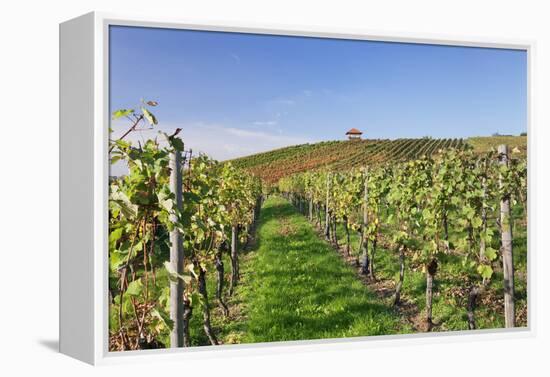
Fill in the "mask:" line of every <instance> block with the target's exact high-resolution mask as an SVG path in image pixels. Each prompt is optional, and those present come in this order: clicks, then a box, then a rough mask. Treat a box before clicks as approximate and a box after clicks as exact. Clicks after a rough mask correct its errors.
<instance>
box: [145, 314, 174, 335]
mask: <svg viewBox="0 0 550 377" xmlns="http://www.w3.org/2000/svg"><path fill="white" fill-rule="evenodd" d="M151 315H152V316H153V317H155V318H158V319H159V320H160V322H161V323H162V324H164V326H166V327H167V328H168V330H172V328H173V327H174V321H172V320H171V319H170V317H169V316H168V315H167V314H166V313H164V312H163V311H162V310H158V309H153V310H151Z"/></svg>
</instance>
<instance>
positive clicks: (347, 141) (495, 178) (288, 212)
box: [60, 12, 535, 364]
mask: <svg viewBox="0 0 550 377" xmlns="http://www.w3.org/2000/svg"><path fill="white" fill-rule="evenodd" d="M533 49H534V45H533V43H532V42H529V41H527V42H526V41H498V40H486V39H482V38H479V39H471V38H468V39H460V38H448V37H445V36H442V37H431V36H430V37H428V36H423V35H415V34H412V33H411V34H409V33H407V34H386V33H376V32H366V31H365V30H345V29H339V30H320V29H316V28H311V27H297V28H289V27H280V26H269V25H239V24H232V23H219V24H208V23H201V22H198V21H179V20H160V19H147V18H139V17H128V16H120V15H113V14H103V13H96V12H94V13H89V14H86V15H83V16H81V17H78V18H75V19H73V20H70V21H67V22H65V23H62V24H61V25H60V103H61V106H60V229H61V231H60V350H61V352H62V353H65V354H67V355H70V356H72V357H75V358H77V359H80V360H82V361H85V362H88V363H91V364H105V363H113V362H121V361H123V362H131V361H136V360H150V359H157V360H162V359H172V358H197V357H212V356H216V357H220V356H226V355H241V354H262V353H268V352H274V351H275V352H295V351H296V350H297V349H300V350H321V349H323V348H324V347H335V348H336V347H338V348H356V347H379V346H386V345H394V344H407V343H411V342H413V343H418V344H420V343H424V342H448V341H463V340H468V341H470V340H472V339H484V338H509V337H518V336H532V335H533V334H534V320H535V319H534V318H533V311H532V310H530V309H531V307H532V305H533V302H532V299H531V297H532V289H533V287H532V285H531V282H532V281H533V270H532V269H531V268H529V267H530V266H531V265H532V263H533V259H534V257H535V252H534V250H532V248H530V247H529V243H528V239H529V233H530V229H531V226H530V224H529V223H528V216H527V214H528V212H531V211H532V210H533V208H532V206H530V198H531V195H529V193H530V192H531V189H530V187H529V186H528V183H527V182H529V172H530V168H529V167H530V166H532V164H533V161H532V159H531V158H529V156H531V155H532V153H533V151H532V144H531V143H530V142H529V140H530V139H531V138H532V137H533V132H534V130H533V127H532V125H531V119H530V114H531V111H532V109H531V107H532V104H531V100H530V99H531V82H532V80H533V77H532V70H531V55H532V53H533ZM531 213H532V212H531Z"/></svg>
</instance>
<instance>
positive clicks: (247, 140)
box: [112, 123, 313, 175]
mask: <svg viewBox="0 0 550 377" xmlns="http://www.w3.org/2000/svg"><path fill="white" fill-rule="evenodd" d="M176 128H181V129H182V131H181V133H180V134H179V135H180V136H181V138H182V140H183V142H184V143H185V149H192V150H193V154H197V153H205V154H207V155H209V156H210V157H212V158H214V159H216V160H219V161H224V160H230V159H233V158H237V157H243V156H248V155H251V154H255V153H260V152H266V151H270V150H273V149H277V148H282V147H286V146H290V145H297V144H304V143H308V142H313V140H308V139H306V138H303V137H296V136H286V135H282V134H281V133H280V132H279V133H277V134H274V133H271V132H264V131H259V130H248V129H242V128H236V127H224V126H222V125H218V124H205V123H189V124H174V125H168V124H163V125H162V126H161V127H160V128H159V130H161V131H164V132H166V133H168V134H171V133H173V132H174V130H175V129H176ZM113 129H114V130H115V132H114V133H113V138H116V137H119V136H120V135H121V134H122V133H123V132H124V130H125V129H127V127H123V126H121V125H113ZM157 135H158V130H157V129H155V130H144V131H140V132H133V133H131V134H130V135H129V138H128V139H129V140H132V141H133V142H136V143H137V142H138V141H143V140H147V139H151V138H154V137H156V136H157ZM159 141H160V142H161V143H163V142H164V140H162V137H159ZM125 170H126V169H125V167H124V165H122V164H117V165H115V166H113V167H112V174H114V175H119V174H123V173H124V172H125Z"/></svg>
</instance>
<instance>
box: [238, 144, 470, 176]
mask: <svg viewBox="0 0 550 377" xmlns="http://www.w3.org/2000/svg"><path fill="white" fill-rule="evenodd" d="M465 146H466V143H465V142H464V140H462V139H431V138H422V139H396V140H388V139H366V140H356V141H347V140H346V141H328V142H321V143H315V144H302V145H296V146H292V147H287V148H281V149H276V150H273V151H270V152H265V153H259V154H255V155H252V156H248V157H243V158H239V159H236V160H234V161H233V163H234V165H235V166H237V167H239V168H241V169H246V170H248V171H250V172H251V173H253V174H254V175H256V176H259V177H260V178H262V179H263V180H264V182H267V183H275V182H277V181H278V180H279V179H280V178H282V177H285V176H288V175H292V174H295V173H299V172H303V171H311V170H318V169H321V168H329V169H330V170H332V171H338V170H346V169H349V168H350V167H354V166H362V165H380V164H387V163H395V162H402V161H407V160H410V159H415V158H417V157H420V156H423V155H425V156H431V155H433V154H434V153H437V152H438V151H439V150H440V149H445V148H450V147H453V148H457V149H464V148H465Z"/></svg>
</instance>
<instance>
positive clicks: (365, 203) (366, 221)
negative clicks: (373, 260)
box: [361, 168, 369, 275]
mask: <svg viewBox="0 0 550 377" xmlns="http://www.w3.org/2000/svg"><path fill="white" fill-rule="evenodd" d="M368 180H369V171H368V168H365V176H364V182H365V183H364V185H365V190H364V192H363V234H362V235H361V236H362V237H363V242H362V244H363V265H362V267H361V273H362V274H364V275H367V274H368V273H369V238H368V230H367V227H368V225H369V186H368Z"/></svg>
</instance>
